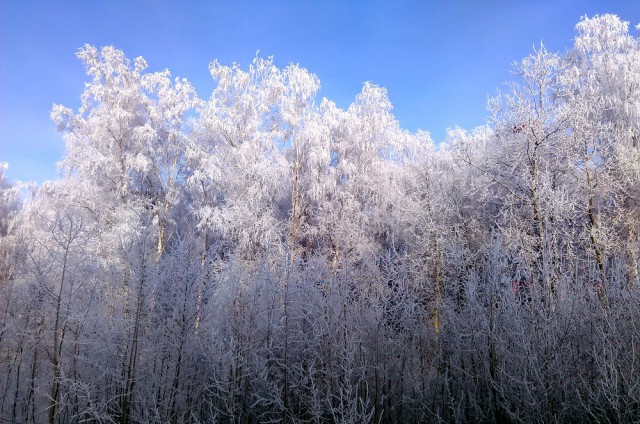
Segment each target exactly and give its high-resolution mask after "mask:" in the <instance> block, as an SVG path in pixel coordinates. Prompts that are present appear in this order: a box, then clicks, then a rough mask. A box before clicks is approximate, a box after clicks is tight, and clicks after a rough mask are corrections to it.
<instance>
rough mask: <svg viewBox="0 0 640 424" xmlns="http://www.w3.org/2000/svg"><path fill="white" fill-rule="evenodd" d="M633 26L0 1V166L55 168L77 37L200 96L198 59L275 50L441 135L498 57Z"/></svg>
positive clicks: (401, 13) (350, 8)
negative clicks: (58, 119) (55, 110)
mask: <svg viewBox="0 0 640 424" xmlns="http://www.w3.org/2000/svg"><path fill="white" fill-rule="evenodd" d="M602 13H614V14H617V15H618V16H620V17H621V18H622V19H624V20H627V21H631V23H632V25H634V26H635V24H637V23H639V22H640V1H636V0H628V1H595V0H583V1H578V0H576V1H562V0H555V1H552V0H549V1H546V0H539V1H518V0H510V1H509V0H495V1H481V0H475V1H473V0H469V1H454V0H451V1H437V2H436V1H427V0H424V1H401V0H395V1H392V0H390V1H332V0H326V1H320V0H315V1H311V0H299V1H293V0H289V1H270V0H262V1H215V0H210V1H135V0H131V1H125V0H112V1H94V0H84V1H80V0H77V1H65V0H60V1H49V2H43V1H24V0H0V162H9V170H8V173H7V174H8V176H9V178H11V179H14V180H22V181H36V182H42V181H44V180H47V179H54V178H56V176H57V170H56V162H57V161H59V160H60V159H61V158H62V156H63V154H64V142H63V140H62V137H61V135H60V134H57V133H56V132H55V128H54V125H53V123H51V121H50V120H49V111H50V109H51V106H52V105H53V103H59V104H63V105H65V106H68V107H72V108H74V109H76V108H77V107H78V105H79V102H80V100H79V99H80V94H81V93H82V90H83V84H84V81H86V80H87V77H86V76H85V74H84V69H83V66H82V64H81V63H80V62H79V61H78V60H77V59H76V57H75V53H76V51H77V50H78V48H80V47H81V46H82V45H83V44H85V43H89V44H94V45H96V46H103V45H114V46H116V47H117V48H119V49H122V50H124V52H125V53H126V54H127V56H129V57H130V58H133V57H136V56H143V57H145V59H146V60H147V62H148V64H149V69H150V70H151V71H156V70H162V69H165V68H168V69H170V70H171V72H172V74H173V75H174V76H180V77H186V78H188V79H189V80H190V81H191V82H192V83H193V84H194V86H195V87H196V90H197V91H198V94H199V96H200V97H202V98H209V96H210V94H211V91H212V89H213V87H214V82H213V80H212V79H211V76H210V75H209V72H208V64H209V62H211V61H212V60H214V59H218V60H219V61H220V62H221V63H222V64H230V63H231V62H233V61H236V62H238V63H240V64H241V65H243V66H244V65H247V64H248V63H250V62H251V60H252V58H253V57H254V56H255V53H256V51H257V50H259V51H260V55H263V56H274V58H275V62H276V64H277V65H278V66H286V65H287V64H289V63H299V64H300V65H302V66H304V67H305V68H307V69H309V70H310V71H311V72H313V73H315V74H316V75H318V77H319V78H320V81H321V83H322V90H321V92H320V96H321V97H328V98H329V99H331V100H333V101H335V102H336V103H337V104H338V106H341V107H347V106H348V105H349V103H350V102H351V101H352V100H353V98H354V97H355V95H356V94H357V93H358V92H359V91H360V89H361V87H362V83H363V82H365V81H372V82H374V83H376V84H378V85H381V86H384V87H386V88H387V89H388V92H389V97H390V99H391V101H392V103H393V104H394V113H395V116H396V117H397V119H398V120H399V121H400V124H401V126H402V127H403V128H406V129H408V130H411V131H414V130H417V129H419V128H420V129H425V130H428V131H430V132H431V133H432V135H433V138H434V139H435V140H436V141H440V140H441V139H442V138H443V137H444V135H445V132H446V129H447V128H448V127H455V126H460V127H462V128H467V129H470V128H473V127H475V126H477V125H482V124H483V123H484V122H485V120H486V117H487V112H486V107H485V104H486V100H487V96H488V95H494V94H495V93H496V91H497V89H499V88H502V87H504V82H506V81H507V80H509V79H510V78H511V75H510V65H511V63H513V62H514V61H516V60H519V59H521V58H522V57H524V56H526V55H527V54H529V53H530V52H531V51H532V47H533V46H534V45H536V46H537V45H539V43H540V41H543V42H544V44H545V46H546V47H547V48H548V49H549V50H552V51H559V52H562V51H564V50H566V49H567V48H569V47H570V46H571V44H572V40H573V37H574V26H575V24H576V23H577V22H578V21H579V19H580V17H581V16H583V15H588V16H592V15H595V14H602Z"/></svg>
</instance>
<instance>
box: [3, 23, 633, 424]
mask: <svg viewBox="0 0 640 424" xmlns="http://www.w3.org/2000/svg"><path fill="white" fill-rule="evenodd" d="M631 31H633V28H632V30H631ZM77 56H78V58H79V60H80V61H81V62H82V63H83V64H84V66H85V69H86V74H87V82H86V83H85V85H84V91H83V92H82V95H81V106H80V107H79V108H78V109H77V110H72V109H70V108H67V107H65V106H62V105H58V104H55V105H54V106H53V109H52V111H51V119H52V120H53V122H54V123H55V125H56V126H57V128H58V130H59V131H60V132H61V134H62V137H63V138H64V142H65V143H66V151H65V155H64V157H63V158H62V159H61V161H60V162H59V169H60V174H59V175H60V176H59V178H58V179H57V180H55V181H49V182H46V183H43V184H41V185H39V186H35V187H27V186H24V185H22V184H20V183H18V182H12V181H10V180H9V179H8V178H7V177H6V165H4V167H0V418H1V420H0V421H1V422H4V423H50V424H56V423H114V424H115V423H118V424H128V423H275V422H287V423H463V422H464V423H493V422H497V423H631V422H640V278H639V255H640V238H639V233H640V145H639V144H640V39H639V38H638V37H635V36H634V35H633V34H632V32H630V29H629V23H628V22H625V21H623V20H621V19H620V18H618V17H617V16H613V15H600V16H595V17H592V18H588V17H585V18H583V19H582V20H581V21H580V22H578V24H577V25H576V31H575V39H574V41H573V44H572V45H571V46H570V48H568V49H567V50H566V51H565V52H564V53H553V52H550V51H548V50H547V49H545V47H544V46H543V45H540V47H537V48H535V49H533V50H532V52H531V54H530V55H529V56H527V57H525V58H524V59H522V60H520V61H519V62H516V63H515V64H514V67H513V78H512V81H511V82H509V83H508V85H506V86H505V87H506V88H505V89H504V90H503V92H501V93H500V94H498V95H497V96H496V97H493V98H491V99H489V101H488V105H487V106H488V113H487V116H488V120H487V124H486V125H485V126H482V127H478V128H475V129H473V130H463V129H459V128H456V129H451V130H449V131H448V135H447V137H446V139H445V140H444V141H442V142H440V143H435V142H434V141H433V140H432V139H431V136H430V135H429V133H428V132H422V131H418V132H416V133H412V132H408V131H406V130H403V129H402V128H401V127H400V125H399V123H398V121H397V120H396V119H395V118H394V115H393V113H392V105H391V103H390V101H389V98H388V95H387V91H386V90H385V89H384V88H382V87H379V86H377V85H375V84H372V83H365V84H364V86H363V87H362V90H361V92H360V93H359V94H358V95H357V96H356V97H355V99H354V101H353V103H352V104H351V105H350V106H349V107H348V108H346V109H341V108H339V107H338V106H336V104H335V103H334V102H332V101H331V100H328V99H326V98H323V99H319V98H318V91H319V89H320V81H319V80H318V78H317V77H316V76H315V75H314V74H312V73H311V72H309V71H308V70H306V69H304V68H302V67H301V66H299V65H289V66H286V67H284V68H278V67H276V66H275V65H274V62H273V59H272V58H261V57H256V58H254V59H253V61H252V62H251V64H250V65H249V66H248V67H246V68H243V67H241V66H240V65H238V64H232V65H230V66H226V65H223V64H220V63H218V62H217V61H214V62H212V63H211V64H210V66H209V70H210V72H211V75H212V77H213V79H214V80H215V81H216V86H215V89H214V90H213V92H212V93H211V95H210V97H209V98H208V99H204V98H201V97H199V96H198V95H197V94H196V92H195V90H194V88H193V86H192V85H191V84H190V83H189V81H188V80H186V79H184V78H175V77H174V76H172V75H171V73H170V72H169V70H165V71H162V72H148V71H147V70H146V69H147V64H146V62H145V60H144V59H143V58H141V57H138V58H135V59H129V58H127V57H126V56H125V54H124V53H123V52H122V51H120V50H118V49H117V48H115V47H111V46H108V47H102V48H97V47H94V46H91V45H85V46H84V47H82V48H81V49H80V50H79V51H78V53H77ZM52 83H55V82H52ZM80 89H81V87H79V91H80ZM488 89H491V87H488ZM52 100H55V99H52ZM25 187H26V188H25Z"/></svg>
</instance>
